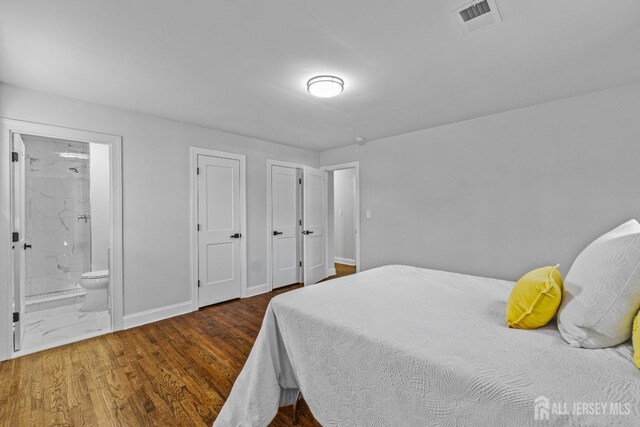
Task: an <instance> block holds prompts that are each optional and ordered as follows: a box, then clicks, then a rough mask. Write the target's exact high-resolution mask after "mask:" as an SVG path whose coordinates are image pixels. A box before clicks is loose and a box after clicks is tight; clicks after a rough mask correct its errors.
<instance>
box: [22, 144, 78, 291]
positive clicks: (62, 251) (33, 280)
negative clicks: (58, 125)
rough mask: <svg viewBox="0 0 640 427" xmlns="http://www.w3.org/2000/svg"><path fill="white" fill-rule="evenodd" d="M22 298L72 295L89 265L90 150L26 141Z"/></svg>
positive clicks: (75, 145)
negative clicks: (25, 246) (26, 245)
mask: <svg viewBox="0 0 640 427" xmlns="http://www.w3.org/2000/svg"><path fill="white" fill-rule="evenodd" d="M23 139H24V142H25V149H26V157H27V164H26V194H25V198H26V234H25V237H26V242H27V243H29V244H31V245H32V248H31V249H28V250H26V251H25V255H26V270H27V271H26V277H25V279H26V296H32V295H38V294H48V293H51V292H57V291H63V290H68V289H73V288H75V287H76V286H77V282H78V280H79V278H80V275H81V274H82V273H83V272H85V271H88V270H87V269H85V266H86V267H87V268H90V263H91V232H90V223H89V222H88V221H87V222H85V220H84V219H79V217H81V216H82V215H85V214H87V215H88V214H89V212H90V205H89V144H86V143H80V142H69V141H61V140H53V139H44V138H37V137H30V136H25V137H24V138H23Z"/></svg>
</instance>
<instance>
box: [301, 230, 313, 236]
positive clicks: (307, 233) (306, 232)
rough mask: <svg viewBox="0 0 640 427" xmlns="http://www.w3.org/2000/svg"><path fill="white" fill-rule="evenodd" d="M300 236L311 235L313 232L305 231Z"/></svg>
mask: <svg viewBox="0 0 640 427" xmlns="http://www.w3.org/2000/svg"><path fill="white" fill-rule="evenodd" d="M302 234H304V235H309V234H313V231H310V230H305V231H303V232H302Z"/></svg>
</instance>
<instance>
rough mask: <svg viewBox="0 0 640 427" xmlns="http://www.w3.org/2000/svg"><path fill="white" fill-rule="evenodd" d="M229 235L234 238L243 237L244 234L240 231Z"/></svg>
mask: <svg viewBox="0 0 640 427" xmlns="http://www.w3.org/2000/svg"><path fill="white" fill-rule="evenodd" d="M229 237H231V238H232V239H239V238H241V237H242V234H240V233H236V234H232V235H231V236H229Z"/></svg>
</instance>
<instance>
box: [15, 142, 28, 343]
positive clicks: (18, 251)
mask: <svg viewBox="0 0 640 427" xmlns="http://www.w3.org/2000/svg"><path fill="white" fill-rule="evenodd" d="M12 143H13V148H12V150H13V153H12V165H13V174H12V175H13V177H12V178H13V182H12V186H11V191H12V217H13V218H12V219H13V224H12V226H13V235H12V253H13V269H12V272H13V350H14V351H18V350H20V348H21V347H22V338H23V336H24V328H23V327H22V324H21V322H20V320H21V317H23V316H24V293H25V279H26V263H25V258H26V257H25V251H26V250H28V249H29V247H30V246H31V245H29V244H27V243H26V240H25V236H26V230H25V224H26V218H25V211H26V198H25V190H26V187H25V167H26V165H25V161H26V157H25V147H24V141H22V136H20V134H19V133H14V134H13V141H12Z"/></svg>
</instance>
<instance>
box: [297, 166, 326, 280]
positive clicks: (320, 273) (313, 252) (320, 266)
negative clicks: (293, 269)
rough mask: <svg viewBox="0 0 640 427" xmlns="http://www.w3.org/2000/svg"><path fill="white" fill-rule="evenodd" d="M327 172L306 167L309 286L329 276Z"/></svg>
mask: <svg viewBox="0 0 640 427" xmlns="http://www.w3.org/2000/svg"><path fill="white" fill-rule="evenodd" d="M324 175H325V172H323V171H321V170H318V169H314V168H310V167H308V166H305V167H304V176H303V178H302V183H303V187H304V189H303V199H304V201H303V214H302V217H303V218H302V223H303V231H302V234H303V253H304V261H303V263H302V265H303V267H304V285H305V286H309V285H313V284H314V283H317V282H319V281H320V280H322V279H324V278H325V277H327V267H326V261H325V247H324V237H325V236H324V233H325V232H326V227H325V224H324V207H323V202H322V201H323V191H324Z"/></svg>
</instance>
